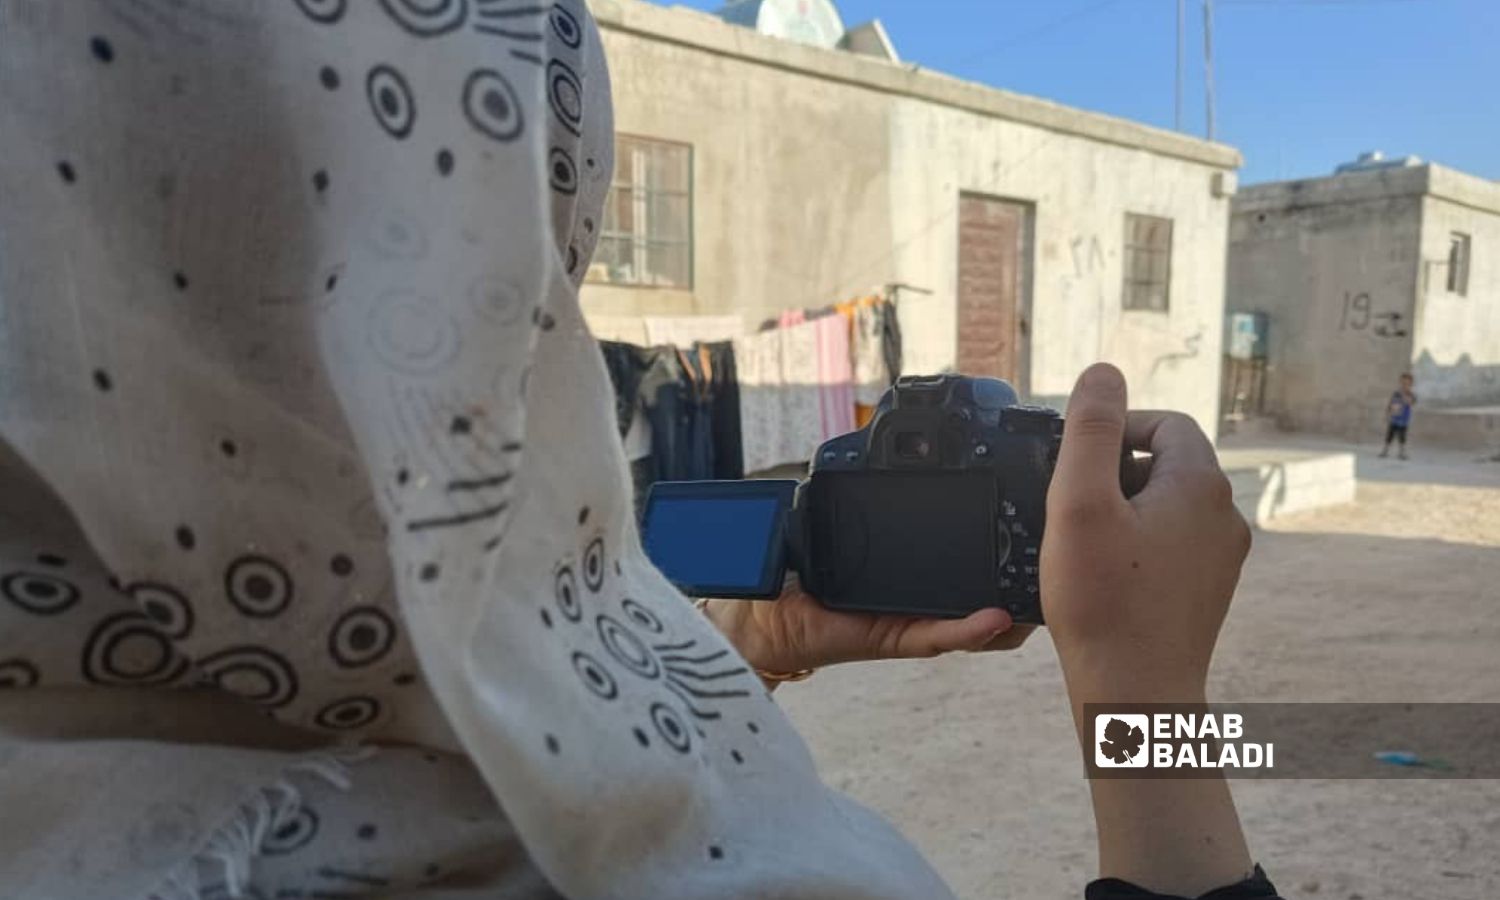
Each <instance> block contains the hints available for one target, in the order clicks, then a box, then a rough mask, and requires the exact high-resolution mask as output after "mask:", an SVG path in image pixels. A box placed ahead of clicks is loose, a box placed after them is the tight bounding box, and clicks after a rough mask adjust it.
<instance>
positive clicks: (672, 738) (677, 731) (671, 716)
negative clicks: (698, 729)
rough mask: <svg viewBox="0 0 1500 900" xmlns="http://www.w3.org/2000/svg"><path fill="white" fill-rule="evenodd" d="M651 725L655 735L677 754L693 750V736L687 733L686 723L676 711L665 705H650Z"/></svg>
mask: <svg viewBox="0 0 1500 900" xmlns="http://www.w3.org/2000/svg"><path fill="white" fill-rule="evenodd" d="M651 724H652V725H655V726H656V733H657V734H659V735H661V739H662V740H663V741H666V742H667V746H668V747H671V748H672V749H673V750H676V751H677V752H678V753H687V752H688V751H689V750H691V749H693V736H692V734H691V733H690V732H689V731H688V727H687V723H686V722H684V721H683V720H682V716H681V715H680V714H679V713H678V712H677V710H675V709H673V708H672V707H670V706H668V705H667V704H665V703H654V704H652V705H651Z"/></svg>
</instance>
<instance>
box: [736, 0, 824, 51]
mask: <svg viewBox="0 0 1500 900" xmlns="http://www.w3.org/2000/svg"><path fill="white" fill-rule="evenodd" d="M718 16H719V17H720V18H721V19H723V20H724V21H726V22H733V23H734V24H736V25H743V26H744V27H746V28H753V29H755V30H756V31H758V32H760V33H761V34H768V35H771V36H772V37H779V38H784V39H786V40H789V41H796V42H797V43H799V44H811V45H812V46H814V47H827V48H834V47H837V46H838V44H839V41H840V40H841V39H843V37H844V20H843V18H842V17H840V16H839V11H838V8H837V7H835V6H834V5H833V0H734V2H731V3H730V4H729V5H728V6H725V7H724V8H723V9H721V10H719V12H718Z"/></svg>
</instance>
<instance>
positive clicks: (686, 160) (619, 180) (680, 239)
mask: <svg viewBox="0 0 1500 900" xmlns="http://www.w3.org/2000/svg"><path fill="white" fill-rule="evenodd" d="M588 277H589V280H590V281H593V282H598V283H602V284H620V285H634V286H639V287H658V288H691V287H692V286H693V148H692V147H689V146H687V145H686V144H675V143H671V142H668V141H656V140H650V139H648V138H640V137H631V136H627V135H619V136H617V137H616V139H615V176H614V181H613V183H611V185H610V189H609V199H608V200H607V201H606V202H605V205H604V222H603V224H602V226H601V229H600V233H599V247H598V249H597V250H595V252H594V260H593V263H592V265H590V266H589V274H588Z"/></svg>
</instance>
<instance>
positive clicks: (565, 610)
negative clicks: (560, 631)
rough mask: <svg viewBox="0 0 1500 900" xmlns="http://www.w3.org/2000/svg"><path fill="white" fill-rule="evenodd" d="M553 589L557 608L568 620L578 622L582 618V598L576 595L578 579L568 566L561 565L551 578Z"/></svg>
mask: <svg viewBox="0 0 1500 900" xmlns="http://www.w3.org/2000/svg"><path fill="white" fill-rule="evenodd" d="M552 586H553V590H554V591H555V593H556V595H557V608H558V609H559V610H560V611H561V612H562V614H563V615H564V616H567V617H568V621H569V622H578V621H581V620H582V619H583V599H582V598H581V597H579V596H578V579H577V578H576V577H574V575H573V569H572V567H570V566H563V567H562V568H561V569H558V570H557V575H556V576H555V577H554V579H553V585H552Z"/></svg>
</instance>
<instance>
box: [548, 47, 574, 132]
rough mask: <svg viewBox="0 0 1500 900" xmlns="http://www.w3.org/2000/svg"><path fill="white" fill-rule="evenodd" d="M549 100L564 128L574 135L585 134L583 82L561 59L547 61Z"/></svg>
mask: <svg viewBox="0 0 1500 900" xmlns="http://www.w3.org/2000/svg"><path fill="white" fill-rule="evenodd" d="M547 102H548V103H550V104H551V105H552V111H553V112H554V113H556V114H557V118H558V121H560V122H561V123H562V126H563V127H564V128H566V129H568V130H569V131H571V132H572V133H573V136H574V137H582V136H583V82H582V81H580V80H579V78H578V73H577V72H574V71H573V69H572V67H571V66H569V65H568V64H567V63H565V62H563V61H562V60H560V59H554V60H552V61H551V62H549V63H547Z"/></svg>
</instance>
